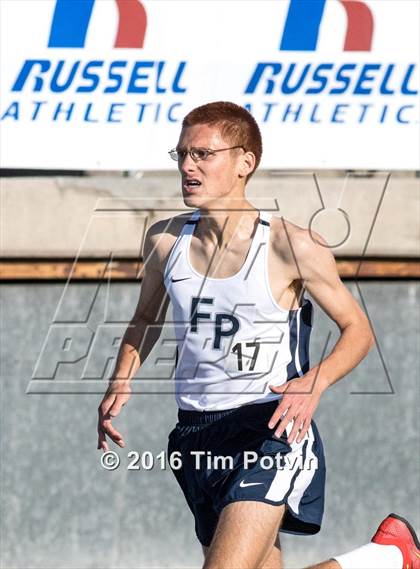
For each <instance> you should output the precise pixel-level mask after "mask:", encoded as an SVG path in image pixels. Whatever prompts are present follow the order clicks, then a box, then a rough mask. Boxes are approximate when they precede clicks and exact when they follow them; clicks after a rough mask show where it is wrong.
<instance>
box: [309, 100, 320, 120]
mask: <svg viewBox="0 0 420 569" xmlns="http://www.w3.org/2000/svg"><path fill="white" fill-rule="evenodd" d="M318 109H319V104H318V103H316V105H314V108H313V109H312V113H311V116H310V118H309V122H315V123H319V122H321V121H320V120H316V113H317V110H318Z"/></svg>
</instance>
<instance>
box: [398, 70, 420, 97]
mask: <svg viewBox="0 0 420 569" xmlns="http://www.w3.org/2000/svg"><path fill="white" fill-rule="evenodd" d="M415 67H416V66H415V65H414V63H412V64H411V65H409V66H408V69H407V73H406V74H405V77H404V81H403V84H402V87H401V93H402V94H403V95H417V94H418V91H417V90H415V89H413V90H410V89H409V88H408V82H409V81H410V77H411V74H412V73H413V71H414V68H415Z"/></svg>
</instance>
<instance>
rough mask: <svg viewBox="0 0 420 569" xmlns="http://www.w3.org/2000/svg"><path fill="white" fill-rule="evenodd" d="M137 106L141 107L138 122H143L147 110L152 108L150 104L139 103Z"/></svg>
mask: <svg viewBox="0 0 420 569" xmlns="http://www.w3.org/2000/svg"><path fill="white" fill-rule="evenodd" d="M137 106H138V107H139V114H138V117H137V122H142V120H143V117H144V111H145V110H146V107H150V103H137Z"/></svg>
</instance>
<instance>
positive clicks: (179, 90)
mask: <svg viewBox="0 0 420 569" xmlns="http://www.w3.org/2000/svg"><path fill="white" fill-rule="evenodd" d="M186 65H187V62H186V61H181V63H180V64H179V66H178V69H177V71H176V74H175V78H174V82H173V84H172V91H173V92H174V93H185V92H186V90H187V89H186V88H185V87H181V86H180V84H179V83H180V81H181V77H182V74H183V73H184V69H185V66H186Z"/></svg>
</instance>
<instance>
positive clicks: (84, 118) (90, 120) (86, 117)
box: [83, 103, 98, 122]
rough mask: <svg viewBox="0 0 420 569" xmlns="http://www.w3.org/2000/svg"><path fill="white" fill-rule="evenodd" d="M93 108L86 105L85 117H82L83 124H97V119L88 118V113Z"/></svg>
mask: <svg viewBox="0 0 420 569" xmlns="http://www.w3.org/2000/svg"><path fill="white" fill-rule="evenodd" d="M92 107H93V103H88V105H87V106H86V111H85V116H84V117H83V120H84V121H85V122H98V119H91V118H90V111H91V109H92Z"/></svg>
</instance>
